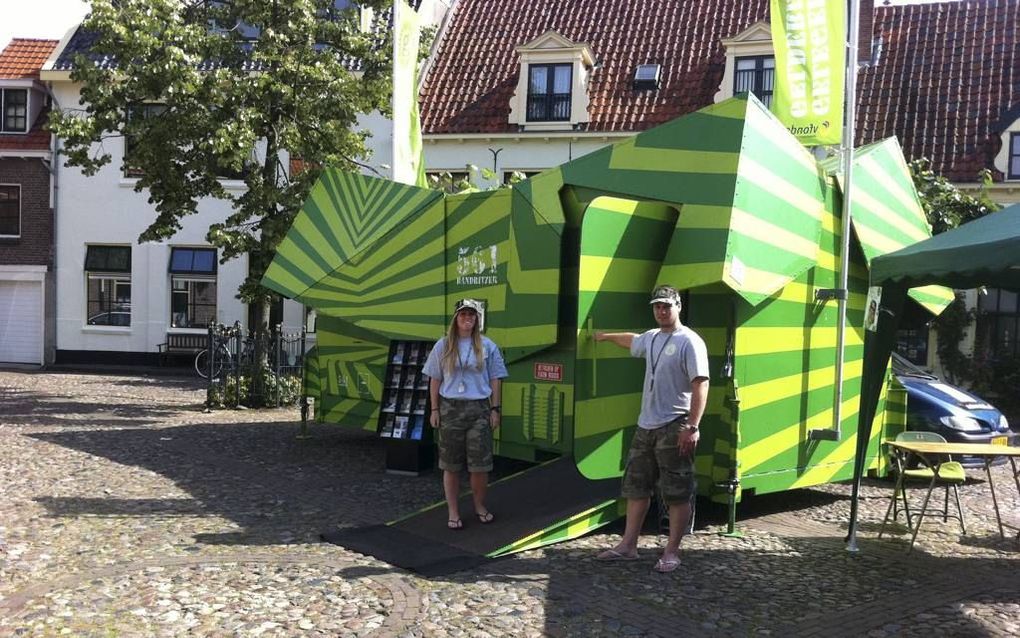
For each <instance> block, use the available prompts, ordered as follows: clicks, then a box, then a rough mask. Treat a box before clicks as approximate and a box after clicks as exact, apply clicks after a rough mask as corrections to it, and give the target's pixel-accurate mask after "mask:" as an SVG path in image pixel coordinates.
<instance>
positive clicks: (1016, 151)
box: [1006, 133, 1020, 179]
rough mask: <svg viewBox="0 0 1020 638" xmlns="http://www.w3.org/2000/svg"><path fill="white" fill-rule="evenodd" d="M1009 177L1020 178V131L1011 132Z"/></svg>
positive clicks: (1008, 160)
mask: <svg viewBox="0 0 1020 638" xmlns="http://www.w3.org/2000/svg"><path fill="white" fill-rule="evenodd" d="M1006 161H1007V162H1008V164H1007V166H1008V167H1009V170H1008V172H1007V174H1008V179H1020V133H1010V134H1009V158H1008V159H1007V160H1006Z"/></svg>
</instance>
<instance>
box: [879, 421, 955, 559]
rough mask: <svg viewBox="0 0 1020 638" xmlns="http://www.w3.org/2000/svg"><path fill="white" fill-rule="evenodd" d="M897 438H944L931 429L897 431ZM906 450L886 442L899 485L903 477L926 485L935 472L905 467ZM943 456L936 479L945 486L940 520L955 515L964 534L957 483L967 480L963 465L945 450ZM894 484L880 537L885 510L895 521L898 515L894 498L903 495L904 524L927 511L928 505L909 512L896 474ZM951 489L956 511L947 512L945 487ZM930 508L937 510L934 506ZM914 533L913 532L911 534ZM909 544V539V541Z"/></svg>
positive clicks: (930, 440) (910, 524)
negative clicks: (952, 512) (905, 520)
mask: <svg viewBox="0 0 1020 638" xmlns="http://www.w3.org/2000/svg"><path fill="white" fill-rule="evenodd" d="M896 440H897V441H918V442H926V443H945V442H946V439H945V438H943V437H942V435H941V434H936V433H934V432H914V431H909V432H900V433H899V434H898V435H897V436H896ZM908 456H909V454H908V453H906V452H904V451H902V450H899V449H897V448H894V447H892V446H890V457H891V461H892V464H893V468H895V469H894V471H895V472H896V473H897V475H898V476H899V477H902V486H903V487H905V486H906V482H907V481H912V482H923V483H924V484H926V485H930V484H931V480H932V477H934V476H935V472H934V470H933V469H932V468H930V467H919V468H915V469H911V468H908V467H907V465H906V464H907V457H908ZM943 456H944V457H945V458H944V459H943V460H941V461H939V462H938V463H936V466H937V467H938V480H937V481H936V482H937V484H939V485H942V486H943V487H945V490H946V491H945V498H944V500H943V502H942V520H943V522H945V521H948V520H949V519H950V518H955V519H957V520H959V521H960V530H961V531H962V533H963V534H964V535H966V534H967V527H966V524H965V523H964V520H963V507H961V505H960V492H959V490H958V489H957V487H958V486H959V485H961V484H963V483H964V482H966V480H967V474H966V472H964V469H963V466H962V465H961V464H960V463H959V462H958V461H954V460H953V458H952V457H951V456H950V455H948V454H945V455H943ZM896 485H897V488H896V490H895V491H894V492H893V495H892V499H891V500H890V501H889V508H888V509H887V510H886V512H885V518H884V519H882V528H881V529H880V530H879V532H878V536H879V538H881V537H882V532H883V531H884V530H885V524H886V522H887V521H888V520H889V514H890V512H891V513H892V518H893V520H894V521H895V520H896V519H897V518H898V516H899V511H898V508H897V505H898V500H899V498H901V497H902V499H903V512H904V514H905V515H906V517H907V526H908V527H910V528H913V527H914V524H913V517H914V516H916V517H917V525H920V524H921V521H922V520H923V519H924V515H925V514H928V513H929V510H930V509H931V508H926V509H925V510H923V511H920V512H911V511H910V504H909V503H908V502H907V491H906V489H899V488H900V486H901V481H900V480H899V478H897V481H896ZM950 489H952V491H953V497H954V498H955V500H956V513H955V514H951V513H950V512H949V490H950ZM934 511H936V512H937V511H938V510H937V509H936V510H934ZM915 537H916V535H915ZM911 546H913V543H911Z"/></svg>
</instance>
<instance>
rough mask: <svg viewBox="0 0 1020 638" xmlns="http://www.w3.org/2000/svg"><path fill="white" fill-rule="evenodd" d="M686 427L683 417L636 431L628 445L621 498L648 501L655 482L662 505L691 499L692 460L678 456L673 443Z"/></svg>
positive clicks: (694, 485)
mask: <svg viewBox="0 0 1020 638" xmlns="http://www.w3.org/2000/svg"><path fill="white" fill-rule="evenodd" d="M686 427H687V415H683V416H681V417H679V418H677V419H675V420H673V421H670V422H669V423H668V424H666V425H664V426H662V427H660V428H656V429H654V430H646V429H644V428H638V429H637V432H635V433H634V438H633V439H631V442H630V453H629V454H628V456H627V469H626V470H625V471H624V474H623V487H622V488H621V490H620V495H621V496H623V498H649V497H651V496H652V493H653V492H654V489H655V482H656V480H658V481H659V492H660V493H661V494H662V500H663V501H665V502H666V503H683V502H686V501H689V500H691V498H693V496H694V493H695V490H696V488H697V486H696V484H695V481H694V461H693V459H692V458H691V457H690V456H684V455H681V454H680V450H679V448H678V447H677V442H678V441H679V439H680V432H681V431H682V430H684V429H685V428H686Z"/></svg>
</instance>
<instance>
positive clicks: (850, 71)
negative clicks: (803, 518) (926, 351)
mask: <svg viewBox="0 0 1020 638" xmlns="http://www.w3.org/2000/svg"><path fill="white" fill-rule="evenodd" d="M848 5H849V7H848V9H849V11H850V28H849V30H848V33H847V54H846V58H847V62H846V87H845V91H844V94H845V100H846V102H845V106H844V112H845V113H846V119H845V121H844V126H843V142H842V144H841V145H840V151H841V159H842V162H843V218H842V222H843V225H842V233H843V234H842V235H841V236H840V258H839V288H838V290H839V291H840V294H839V299H838V302H837V314H838V319H837V321H838V323H837V324H836V405H835V413H834V416H833V418H834V419H835V426H836V427H835V430H836V433H837V439H838V438H839V431H840V426H841V425H842V420H843V355H844V347H845V342H846V303H847V297H848V296H849V291H848V290H847V286H848V279H849V271H850V210H851V205H852V202H853V161H854V133H855V117H856V115H857V113H856V109H857V99H856V98H857V41H858V38H859V35H858V34H859V32H860V20H861V15H860V3H859V0H848ZM858 436H860V433H859V432H858ZM857 462H858V461H857V460H855V461H854V463H855V468H856V463H857ZM853 491H854V495H853V501H854V502H853V507H854V508H855V510H856V504H857V498H858V483H857V481H855V482H854V490H853ZM847 550H848V551H851V552H856V551H857V534H856V525H855V524H853V523H852V524H851V528H850V530H849V534H848V538H847Z"/></svg>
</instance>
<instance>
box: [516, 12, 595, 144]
mask: <svg viewBox="0 0 1020 638" xmlns="http://www.w3.org/2000/svg"><path fill="white" fill-rule="evenodd" d="M516 50H517V53H518V55H520V57H521V66H520V73H519V75H518V78H517V89H516V90H515V91H514V94H513V97H511V98H510V117H509V118H508V122H509V123H510V124H514V125H517V127H519V128H520V130H523V131H564V130H571V129H576V128H579V127H580V126H581V125H583V124H586V123H587V122H588V121H589V119H590V118H589V117H588V102H589V99H588V81H589V80H590V78H591V74H592V71H593V70H594V67H595V58H594V55H593V54H592V51H591V49H590V48H589V47H588V45H587V44H585V43H584V42H571V41H570V40H568V39H567V38H564V37H563V36H561V35H560V34H559V33H556V32H555V31H546V32H545V33H543V34H542V35H540V36H538V37H537V38H535V39H534V40H532V41H531V42H528V43H527V44H522V45H521V46H519V47H517V49H516Z"/></svg>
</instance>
